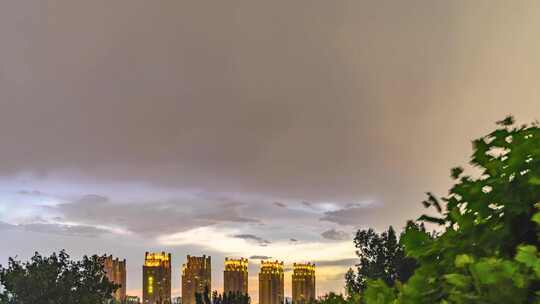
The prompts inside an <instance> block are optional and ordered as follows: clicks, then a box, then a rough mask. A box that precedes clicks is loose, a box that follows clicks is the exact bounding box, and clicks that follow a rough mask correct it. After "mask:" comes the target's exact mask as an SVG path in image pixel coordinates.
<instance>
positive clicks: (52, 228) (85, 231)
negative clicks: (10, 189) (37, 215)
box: [0, 222, 110, 237]
mask: <svg viewBox="0 0 540 304" xmlns="http://www.w3.org/2000/svg"><path fill="white" fill-rule="evenodd" d="M0 230H18V231H29V232H38V233H50V234H57V235H67V236H77V237H97V236H100V235H103V234H108V233H110V231H108V230H106V229H102V228H98V227H93V226H84V225H65V224H56V223H31V224H18V225H13V224H8V223H5V222H0Z"/></svg>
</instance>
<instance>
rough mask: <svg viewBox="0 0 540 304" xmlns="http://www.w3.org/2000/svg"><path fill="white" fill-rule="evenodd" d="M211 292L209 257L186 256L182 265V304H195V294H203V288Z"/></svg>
mask: <svg viewBox="0 0 540 304" xmlns="http://www.w3.org/2000/svg"><path fill="white" fill-rule="evenodd" d="M206 287H208V291H209V292H211V291H212V266H211V259H210V257H209V256H208V257H207V256H206V255H203V256H202V257H195V256H189V255H188V256H187V262H186V264H184V265H182V304H195V293H203V292H204V290H205V288H206Z"/></svg>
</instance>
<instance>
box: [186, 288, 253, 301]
mask: <svg viewBox="0 0 540 304" xmlns="http://www.w3.org/2000/svg"><path fill="white" fill-rule="evenodd" d="M195 303H196V304H250V303H251V298H250V297H249V295H248V294H244V293H241V292H229V293H223V294H220V293H218V292H217V291H214V292H212V295H211V296H210V290H209V288H208V286H206V287H205V289H204V292H202V293H195Z"/></svg>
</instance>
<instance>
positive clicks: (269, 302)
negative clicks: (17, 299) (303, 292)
mask: <svg viewBox="0 0 540 304" xmlns="http://www.w3.org/2000/svg"><path fill="white" fill-rule="evenodd" d="M284 287H285V286H284V284H283V262H278V261H274V262H271V261H269V262H267V261H261V271H260V272H259V304H283V299H284V294H285V290H284Z"/></svg>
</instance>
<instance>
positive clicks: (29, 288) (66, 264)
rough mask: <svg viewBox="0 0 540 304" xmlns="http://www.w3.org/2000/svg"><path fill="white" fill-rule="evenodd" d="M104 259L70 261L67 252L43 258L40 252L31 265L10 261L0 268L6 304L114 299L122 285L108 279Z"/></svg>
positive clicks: (0, 295) (91, 303) (89, 303)
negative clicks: (115, 293)
mask: <svg viewBox="0 0 540 304" xmlns="http://www.w3.org/2000/svg"><path fill="white" fill-rule="evenodd" d="M102 258H103V257H99V256H97V255H94V256H91V257H88V256H84V257H83V258H82V260H80V261H73V260H70V259H69V255H68V254H67V253H66V252H65V251H63V250H62V251H60V252H59V253H58V254H56V253H53V254H52V255H51V256H49V257H43V256H41V255H40V254H38V253H37V252H36V253H35V254H34V256H33V257H32V258H31V259H30V261H28V262H21V261H18V260H15V259H13V258H10V259H9V262H8V267H2V266H1V265H0V285H1V286H3V289H2V291H1V292H0V303H2V304H64V303H65V304H68V303H69V304H101V303H108V302H109V301H110V300H111V299H112V293H113V292H114V291H116V289H118V287H119V286H118V285H115V284H113V283H111V282H110V281H109V280H108V279H107V277H106V276H105V272H104V270H103V264H102V262H101V261H102Z"/></svg>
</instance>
